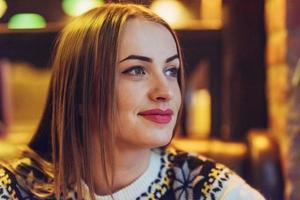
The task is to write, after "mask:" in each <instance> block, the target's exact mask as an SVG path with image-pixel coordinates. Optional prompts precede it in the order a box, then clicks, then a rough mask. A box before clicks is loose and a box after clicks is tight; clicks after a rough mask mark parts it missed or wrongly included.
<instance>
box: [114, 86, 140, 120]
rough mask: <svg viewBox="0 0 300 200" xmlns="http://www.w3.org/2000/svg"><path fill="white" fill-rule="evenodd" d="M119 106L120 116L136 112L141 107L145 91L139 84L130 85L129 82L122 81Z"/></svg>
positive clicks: (119, 90)
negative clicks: (140, 103)
mask: <svg viewBox="0 0 300 200" xmlns="http://www.w3.org/2000/svg"><path fill="white" fill-rule="evenodd" d="M118 86H119V87H118V92H117V95H118V96H117V105H118V110H119V112H120V114H121V115H122V114H124V112H129V111H130V112H134V111H135V110H136V109H137V107H138V106H139V102H140V101H141V98H142V95H141V92H142V91H143V90H142V89H141V88H140V87H139V86H138V84H134V83H128V82H127V81H120V82H119V83H118Z"/></svg>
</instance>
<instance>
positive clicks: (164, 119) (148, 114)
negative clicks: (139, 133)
mask: <svg viewBox="0 0 300 200" xmlns="http://www.w3.org/2000/svg"><path fill="white" fill-rule="evenodd" d="M139 115H141V116H142V117H144V118H145V119H147V120H150V121H152V122H155V123H158V124H167V123H169V122H170V121H171V120H172V115H173V110H171V109H167V110H161V109H151V110H145V111H143V112H140V113H139Z"/></svg>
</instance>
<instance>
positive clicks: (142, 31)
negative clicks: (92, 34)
mask: <svg viewBox="0 0 300 200" xmlns="http://www.w3.org/2000/svg"><path fill="white" fill-rule="evenodd" d="M133 55H134V56H136V55H137V56H138V58H137V57H134V56H133ZM140 56H142V57H143V58H141V57H140ZM145 57H146V59H145ZM117 61H118V65H117V69H116V83H117V84H116V85H117V95H118V101H117V106H118V119H117V123H118V125H119V127H120V130H119V132H118V133H117V136H116V146H115V155H116V172H115V178H114V181H115V183H114V186H113V192H115V191H117V190H119V189H121V188H123V187H125V186H127V185H129V184H130V183H131V182H133V181H134V180H135V179H137V178H138V177H139V176H140V175H142V174H143V172H144V171H145V170H146V168H147V166H148V164H149V163H148V162H149V158H150V151H151V149H152V148H155V147H159V146H163V145H166V144H168V143H169V142H170V140H171V138H172V134H173V130H174V127H175V124H176V119H177V114H178V111H179V108H180V105H181V92H180V88H179V84H178V79H177V73H178V69H179V67H180V66H179V65H180V64H179V59H178V52H177V48H176V43H175V40H174V38H173V37H172V35H171V33H170V32H169V31H168V30H167V29H166V28H165V27H163V26H162V25H160V24H157V23H154V22H149V21H146V20H144V19H141V18H136V19H130V20H129V21H128V22H127V23H126V25H125V28H124V30H123V32H122V33H121V38H120V45H119V52H118V60H117ZM149 109H161V110H166V109H171V110H172V111H173V115H172V119H171V121H170V122H169V123H165V124H160V123H156V122H153V121H150V120H148V119H146V118H144V117H143V116H141V115H140V114H139V113H141V112H143V111H145V110H149ZM137 163H138V164H137ZM99 175H100V174H99ZM97 177H100V176H97ZM103 188H105V187H104V183H103V181H102V180H101V179H98V180H97V181H96V184H95V189H96V193H98V194H105V193H106V192H105V190H103Z"/></svg>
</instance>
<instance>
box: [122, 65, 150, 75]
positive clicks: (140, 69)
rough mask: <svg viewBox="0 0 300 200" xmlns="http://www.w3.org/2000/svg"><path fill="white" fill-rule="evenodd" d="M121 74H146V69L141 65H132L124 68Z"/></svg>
mask: <svg viewBox="0 0 300 200" xmlns="http://www.w3.org/2000/svg"><path fill="white" fill-rule="evenodd" d="M122 74H128V75H130V76H143V75H145V74H146V70H145V68H144V67H143V66H132V67H130V68H128V69H126V70H124V71H123V72H122Z"/></svg>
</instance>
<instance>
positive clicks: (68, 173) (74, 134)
mask: <svg viewBox="0 0 300 200" xmlns="http://www.w3.org/2000/svg"><path fill="white" fill-rule="evenodd" d="M132 18H142V19H145V20H147V21H151V22H155V23H158V24H161V25H163V26H164V27H166V28H167V29H168V30H169V31H170V33H171V34H172V36H173V38H174V40H175V42H176V45H177V51H178V54H179V60H180V65H181V67H180V74H179V77H178V83H179V86H180V88H181V91H183V63H182V54H181V49H180V46H179V43H178V39H177V37H176V35H175V33H174V32H173V30H172V29H171V28H170V26H169V25H168V24H167V23H166V22H165V21H164V20H162V19H161V18H160V17H159V16H157V15H156V14H154V13H153V12H152V11H150V10H149V9H147V8H145V7H143V6H138V5H134V4H106V5H104V6H102V7H99V8H95V9H93V10H91V11H89V12H87V13H85V14H83V15H81V16H80V17H78V18H76V19H75V20H73V21H72V22H71V23H70V24H69V25H67V26H66V27H65V28H64V29H63V30H62V32H61V33H60V35H59V37H58V39H57V42H56V46H55V51H54V56H53V64H52V66H53V75H52V79H51V84H50V89H49V95H48V100H47V103H46V108H45V111H44V114H43V116H42V119H41V122H40V125H39V128H38V130H37V132H36V134H35V136H34V138H33V139H32V141H31V143H30V147H31V148H32V149H33V150H35V151H36V152H37V153H39V154H40V155H42V156H43V157H44V158H45V159H47V160H49V161H50V162H52V163H53V167H54V182H55V183H54V184H55V185H54V186H55V188H54V189H55V195H56V197H57V199H59V198H60V197H61V195H63V196H62V197H63V198H64V199H65V197H66V196H65V195H66V194H67V192H68V189H69V188H76V190H77V192H78V196H79V198H80V199H81V197H82V195H83V190H82V184H81V181H82V180H84V181H85V182H86V185H87V186H88V188H89V195H90V198H91V199H95V197H94V191H95V190H94V185H93V183H94V182H93V181H94V178H93V177H94V176H95V171H93V161H92V158H93V156H92V155H93V153H94V152H93V148H92V146H93V144H94V143H93V140H94V139H95V137H96V138H97V139H98V141H99V144H100V146H99V147H97V148H99V149H100V155H99V157H100V158H101V165H102V171H103V173H102V174H104V175H105V177H103V179H104V180H105V181H106V183H107V186H108V188H111V187H112V184H113V176H114V174H113V173H114V155H113V146H114V140H115V133H116V130H117V128H118V127H117V125H116V124H114V123H113V122H114V120H115V119H117V114H118V110H117V105H116V102H117V99H116V89H115V88H116V85H115V73H116V66H117V53H118V46H119V38H120V33H121V31H122V29H123V28H124V25H125V23H126V22H127V21H128V20H129V19H132ZM180 113H181V111H180ZM179 116H180V115H179ZM179 119H180V117H178V118H177V126H178V121H179ZM50 134H51V144H50V142H49V139H50ZM111 193H112V191H111Z"/></svg>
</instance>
